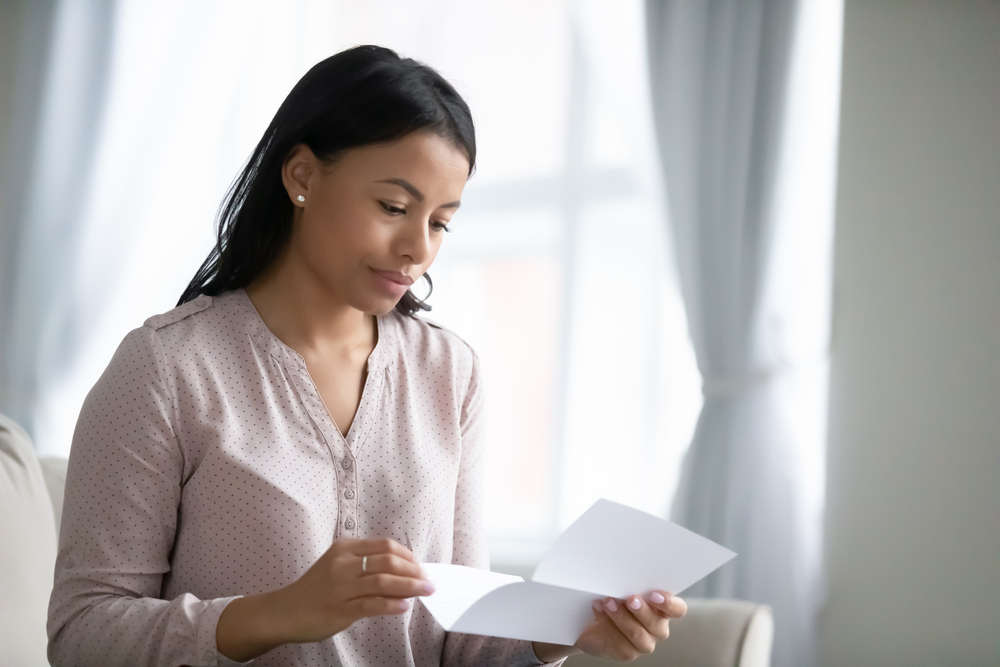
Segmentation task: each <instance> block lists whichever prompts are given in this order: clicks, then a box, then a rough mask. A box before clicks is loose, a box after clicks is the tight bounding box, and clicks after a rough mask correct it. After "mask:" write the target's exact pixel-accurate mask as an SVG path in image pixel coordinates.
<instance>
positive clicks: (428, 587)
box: [424, 581, 435, 595]
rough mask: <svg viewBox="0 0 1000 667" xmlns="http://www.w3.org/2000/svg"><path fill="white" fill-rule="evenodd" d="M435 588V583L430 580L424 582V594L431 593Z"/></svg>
mask: <svg viewBox="0 0 1000 667" xmlns="http://www.w3.org/2000/svg"><path fill="white" fill-rule="evenodd" d="M434 590H435V589H434V584H432V583H431V582H429V581H425V582H424V595H430V594H431V593H433V592H434Z"/></svg>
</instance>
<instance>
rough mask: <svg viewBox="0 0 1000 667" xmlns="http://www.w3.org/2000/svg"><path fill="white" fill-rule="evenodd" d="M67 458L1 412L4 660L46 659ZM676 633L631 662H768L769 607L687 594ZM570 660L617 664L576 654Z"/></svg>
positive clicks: (681, 666)
mask: <svg viewBox="0 0 1000 667" xmlns="http://www.w3.org/2000/svg"><path fill="white" fill-rule="evenodd" d="M65 481H66V460H65V459H60V458H45V457H43V458H38V457H37V456H36V455H35V450H34V447H33V446H32V444H31V440H30V439H29V438H28V434H27V433H25V431H24V429H22V428H21V427H20V426H18V425H17V424H16V423H15V422H14V421H13V420H11V419H10V418H8V417H6V416H4V415H2V414H0V536H2V537H0V666H2V667H44V666H45V665H48V662H47V660H46V657H45V646H46V636H45V618H46V611H47V608H48V602H49V592H50V591H51V589H52V572H53V568H54V565H55V559H56V536H57V535H58V530H59V519H60V515H61V512H62V500H63V487H64V485H65ZM688 605H689V611H688V614H687V616H685V617H684V618H683V619H680V620H678V621H672V622H671V636H670V639H668V640H667V641H666V642H664V643H663V644H661V645H660V647H659V648H657V650H656V651H655V652H654V653H653V654H652V655H649V656H646V657H644V658H640V659H639V660H636V661H635V662H632V663H630V664H632V665H637V666H645V667H651V666H653V665H663V666H664V667H666V666H668V665H669V666H670V667H768V665H769V664H770V657H771V641H772V637H773V634H774V622H773V620H772V617H771V612H770V609H769V608H768V607H766V606H763V605H758V604H753V603H750V602H745V601H742V600H698V599H692V600H688ZM566 664H567V667H593V666H596V665H609V664H613V663H610V662H607V661H603V660H597V659H594V658H591V657H589V656H574V657H573V658H570V659H569V660H568V661H567V663H566Z"/></svg>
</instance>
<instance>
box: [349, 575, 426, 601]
mask: <svg viewBox="0 0 1000 667" xmlns="http://www.w3.org/2000/svg"><path fill="white" fill-rule="evenodd" d="M343 591H344V598H343V599H344V600H353V599H356V598H364V597H384V598H397V599H398V598H415V597H420V596H423V595H430V594H431V593H433V592H434V584H432V583H431V582H429V581H427V580H426V579H417V578H414V577H401V576H398V575H395V574H373V575H371V576H368V577H360V578H358V579H354V580H352V581H350V582H349V583H347V584H345V585H344V588H343Z"/></svg>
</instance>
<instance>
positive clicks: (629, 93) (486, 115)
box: [0, 0, 701, 566]
mask: <svg viewBox="0 0 1000 667" xmlns="http://www.w3.org/2000/svg"><path fill="white" fill-rule="evenodd" d="M57 7H58V10H57V13H62V14H65V13H67V12H72V11H82V10H81V9H80V8H81V7H84V8H89V9H90V10H93V11H95V12H96V11H97V10H98V9H100V10H101V11H103V12H104V14H103V15H102V16H103V18H102V19H101V20H100V21H98V24H97V25H95V24H94V21H92V20H87V21H81V20H72V21H69V24H68V25H69V26H70V27H72V28H73V29H74V30H76V31H77V32H78V33H79V34H80V35H81V37H80V38H79V39H77V40H76V41H75V42H74V41H72V40H70V41H66V40H59V41H60V43H61V44H62V45H63V46H58V45H57V46H56V47H55V48H54V50H53V51H52V54H53V55H52V56H51V57H52V61H51V62H52V63H53V64H52V65H50V66H49V69H48V75H47V77H45V76H43V78H45V79H46V80H47V81H48V82H49V83H48V84H47V86H48V87H49V88H53V89H55V90H56V93H53V94H54V95H56V94H61V93H59V91H61V90H62V87H63V86H65V85H66V84H65V83H64V82H63V83H60V81H61V79H60V78H59V75H58V73H57V69H58V67H57V65H56V64H55V63H57V62H62V61H63V59H62V57H61V56H60V57H57V55H56V54H58V53H61V52H62V51H60V49H62V50H65V49H67V48H69V45H70V44H88V45H95V44H97V45H100V46H101V47H102V49H104V50H103V51H100V53H102V54H103V55H101V57H100V58H97V57H96V56H93V57H90V60H86V62H89V63H92V64H93V67H92V69H91V70H88V72H90V74H88V76H89V77H90V78H74V79H73V80H74V81H76V82H77V83H79V84H80V86H78V88H85V89H86V90H88V91H89V95H90V97H88V98H87V100H88V104H90V105H91V106H87V107H86V109H91V110H92V111H88V112H87V113H88V114H89V115H87V116H86V118H87V122H86V123H82V122H79V121H78V120H77V119H76V116H75V115H74V114H76V113H77V111H75V110H82V109H84V107H81V106H80V105H75V104H65V103H59V102H58V101H52V102H47V104H49V105H50V108H51V113H52V114H53V117H54V118H56V119H57V120H58V121H59V122H72V123H76V125H74V126H73V127H75V128H78V129H79V130H80V132H81V135H80V136H81V137H84V138H86V143H85V147H86V149H87V150H86V151H85V152H81V153H80V154H79V156H78V157H74V158H73V160H74V161H73V163H72V167H71V168H67V173H69V174H70V175H72V176H73V177H74V178H76V179H77V182H78V186H74V188H75V189H74V188H61V189H60V190H59V197H60V199H59V202H61V203H60V206H63V205H65V208H64V209H60V210H62V211H63V212H64V214H61V217H60V218H59V221H60V225H62V226H61V227H60V230H61V232H58V233H49V232H45V233H46V234H48V236H46V237H45V239H44V242H43V241H32V240H30V239H28V240H25V239H22V240H21V242H20V243H19V245H18V250H17V251H16V253H14V255H15V256H16V258H17V263H16V264H11V263H10V262H9V260H8V259H7V258H5V259H4V260H3V262H4V266H3V267H2V268H3V270H4V272H5V274H6V273H10V272H13V273H14V274H15V276H16V277H15V279H14V281H13V283H12V284H13V285H14V286H15V288H16V289H15V291H16V292H17V293H18V294H19V295H20V296H17V297H16V299H15V301H14V302H5V303H4V304H3V306H2V307H3V311H2V312H3V318H4V326H8V325H10V326H12V327H14V328H15V329H17V330H18V331H20V333H19V334H18V336H17V337H16V338H15V337H11V338H7V337H6V335H5V338H4V340H3V352H2V355H3V362H4V363H5V364H8V365H9V367H10V368H14V369H16V372H15V373H13V374H10V373H6V374H5V376H4V393H3V394H2V395H0V411H5V412H6V411H10V412H12V413H13V416H15V417H16V418H18V420H19V421H21V422H22V423H24V424H25V425H26V426H27V427H28V428H29V430H31V431H32V435H33V437H34V438H35V442H36V443H37V446H38V447H39V449H40V450H41V451H42V452H43V453H52V454H65V453H66V452H67V451H68V447H69V443H70V440H71V436H72V431H73V427H74V425H75V421H76V416H77V414H78V412H79V408H80V404H81V403H82V401H83V398H84V396H85V395H86V392H87V391H88V390H89V388H90V387H91V386H92V385H93V383H94V382H95V380H96V379H97V377H98V376H99V375H100V373H101V372H102V371H103V369H104V367H105V366H106V364H107V362H108V360H109V359H110V357H111V355H112V354H113V352H114V350H115V348H116V346H117V345H118V343H119V342H120V341H121V339H122V338H123V337H124V335H125V334H126V333H127V332H128V331H129V330H130V329H132V328H133V327H136V326H139V325H141V323H142V321H143V320H144V319H145V318H146V317H148V316H149V315H151V314H154V313H158V312H163V311H166V310H169V309H170V308H172V307H173V305H174V303H175V302H176V300H177V298H178V296H179V295H180V293H181V291H182V290H183V288H184V287H185V286H186V284H187V281H188V280H189V279H190V277H191V276H192V275H193V274H194V271H195V270H196V269H197V267H198V266H199V264H200V263H201V261H202V260H203V259H204V257H205V255H206V253H207V252H208V249H209V248H210V246H211V244H212V240H213V233H212V221H213V218H214V215H215V211H216V208H217V206H218V204H219V202H220V201H221V199H222V196H223V194H224V192H225V189H226V187H227V186H228V184H229V182H230V180H231V179H232V178H233V177H234V176H235V175H236V174H237V172H238V171H239V169H240V166H241V164H242V162H243V160H244V159H245V158H246V156H247V155H249V153H250V151H251V150H252V148H253V146H254V145H255V143H256V142H257V140H258V139H259V137H260V135H261V133H262V132H263V130H264V128H265V127H266V126H267V123H268V122H269V121H270V118H271V116H272V115H273V113H274V111H275V110H276V109H277V107H278V105H279V104H280V102H281V100H282V99H283V98H284V96H285V94H286V93H287V92H288V90H290V89H291V87H292V85H294V83H295V82H296V81H297V80H298V78H299V77H300V76H301V75H302V74H303V73H304V72H305V71H306V70H307V69H308V68H309V67H310V66H311V65H313V64H314V63H316V62H317V61H319V60H321V59H322V58H324V57H326V56H328V55H330V54H332V53H334V52H336V51H339V50H341V49H343V48H346V47H348V46H351V45H354V44H360V43H376V44H383V45H385V46H388V47H390V48H394V49H396V50H397V51H399V52H400V53H402V54H403V55H407V56H411V57H415V58H418V59H420V60H423V61H425V62H427V63H428V64H430V65H432V66H434V67H436V68H438V69H439V70H440V71H441V72H442V74H443V75H444V76H445V77H446V78H448V79H449V80H451V81H452V82H454V83H455V84H456V86H457V87H458V89H459V90H460V92H462V94H463V95H464V96H466V98H467V99H468V101H469V103H470V105H471V106H472V110H473V114H474V117H475V119H476V122H477V134H478V138H479V150H480V153H479V156H480V157H479V165H478V170H477V173H476V175H475V176H474V177H473V179H472V180H471V181H470V183H469V185H468V187H467V189H466V193H465V195H464V196H463V206H462V211H461V212H460V214H459V215H457V216H456V218H455V224H454V225H453V227H454V230H455V231H454V233H453V234H450V235H449V236H448V238H447V239H445V243H444V249H443V250H442V252H441V254H440V256H439V258H438V261H437V262H436V263H435V266H434V267H432V270H431V274H432V275H433V277H434V279H435V287H436V292H435V294H434V295H433V297H432V298H431V300H430V301H431V303H432V304H433V305H434V311H433V312H432V313H431V314H430V317H431V318H432V319H435V320H438V321H440V322H442V323H443V324H445V325H447V326H449V327H451V328H453V329H454V330H455V331H456V332H458V333H459V334H460V335H462V336H463V337H464V338H466V340H468V341H469V342H470V343H471V344H472V345H473V346H474V347H475V348H476V349H477V350H478V351H479V352H480V355H481V357H482V359H483V362H484V367H485V375H486V391H487V395H488V405H489V406H490V408H489V414H488V427H487V433H488V435H487V438H488V454H487V455H488V457H489V459H490V466H489V469H490V475H491V476H490V479H489V481H488V487H489V488H488V493H489V502H488V510H489V526H490V535H491V540H492V548H493V553H494V560H495V561H497V562H502V563H505V564H507V565H521V566H531V565H532V564H533V562H534V561H535V560H536V559H537V557H538V556H539V555H540V554H541V553H542V552H543V551H544V550H545V549H546V548H547V546H548V544H549V542H550V540H551V538H552V537H554V535H555V534H557V532H558V531H559V530H560V529H561V528H563V527H565V526H566V525H567V524H568V523H569V522H571V521H572V520H573V519H574V518H576V516H578V515H579V514H580V513H582V511H583V510H584V509H586V507H587V506H589V504H590V503H592V502H593V501H594V500H596V499H597V498H599V497H601V496H605V497H609V498H612V499H615V500H618V501H620V502H625V503H628V504H630V505H633V506H636V507H640V508H643V509H646V510H648V511H650V512H653V513H656V514H663V512H664V510H665V508H666V507H667V505H668V504H669V502H670V498H671V496H672V494H673V487H674V485H675V483H676V477H677V470H678V462H679V459H680V456H681V455H682V454H683V451H684V447H685V446H686V444H687V442H688V439H689V438H690V434H691V432H692V430H693V428H694V420H695V418H696V415H697V411H698V409H699V407H700V404H701V399H700V396H699V395H698V391H697V387H698V384H699V382H700V379H699V376H698V372H697V368H696V366H695V363H694V357H693V352H692V350H691V347H690V343H689V341H688V339H687V334H686V324H685V314H684V308H683V303H682V301H681V298H680V294H679V291H678V289H677V285H676V281H675V279H674V277H673V276H674V274H673V271H672V266H673V265H672V261H673V260H672V257H671V253H670V246H669V243H668V234H667V231H666V227H665V225H664V224H663V205H662V201H661V199H662V178H661V176H660V174H659V167H658V160H657V156H656V149H655V141H654V139H653V129H652V127H653V123H652V115H651V110H650V100H649V93H648V76H647V70H646V66H647V59H646V50H645V40H644V37H645V33H644V14H643V5H642V3H641V0H627V1H623V2H616V3H607V2H590V1H581V2H571V1H569V0H554V1H552V2H546V3H538V2H535V1H534V0H530V1H529V0H506V1H500V0H492V1H486V2H476V3H469V2H465V1H464V0H424V1H421V2H399V1H390V0H382V1H378V2H366V3H357V2H350V1H347V0H344V1H341V2H330V1H327V0H322V1H320V0H296V1H290V2H280V3H278V2H249V1H242V0H241V1H239V2H237V1H225V0H216V1H213V2H205V1H204V0H197V1H193V0H182V1H179V2H170V3H147V2H140V1H124V0H123V1H120V2H117V3H111V2H106V3H103V4H100V3H92V4H89V5H88V4H85V3H84V4H81V3H72V2H64V3H60V4H58V5H57ZM74 8H75V9H74ZM95 16H96V14H95ZM81 40H82V41H81ZM66 62H67V64H66V66H69V65H72V64H73V62H72V58H70V59H69V60H68V61H66ZM82 62H83V61H81V62H77V63H75V65H74V66H76V67H82ZM86 81H91V82H98V83H95V84H94V85H89V84H88V85H84V83H85V82H86ZM53 99H56V98H53ZM46 117H47V116H46ZM37 132H38V137H39V142H41V143H44V142H46V141H49V142H51V137H52V136H55V135H53V130H52V129H51V128H49V126H48V125H45V124H42V125H41V126H40V127H39V128H38V130H37ZM40 145H41V144H40ZM74 155H76V154H74ZM57 157H64V156H58V155H57ZM43 172H44V170H43ZM43 176H44V173H43ZM43 176H39V177H38V178H37V179H36V182H38V183H41V184H42V186H44V184H45V183H44V178H43ZM46 194H47V191H46V190H45V188H44V187H42V188H41V189H40V190H39V191H38V194H37V196H38V197H40V198H41V200H40V202H36V203H38V204H39V205H44V206H50V205H52V204H53V203H54V200H53V201H46V200H45V199H46ZM12 220H13V221H14V222H15V223H16V224H17V225H19V226H20V229H22V230H24V232H25V234H27V235H28V236H32V235H37V234H39V233H41V232H40V231H39V230H35V229H34V227H33V225H34V224H35V223H34V222H33V220H35V218H34V217H31V216H30V215H27V216H25V215H22V216H15V217H13V218H12ZM29 257H30V258H32V259H26V258H29ZM53 260H55V261H56V263H57V267H55V268H56V269H58V270H54V269H53V266H52V264H53ZM43 286H44V288H45V290H47V291H46V292H44V293H36V292H37V290H40V289H42V287H43ZM12 303H13V305H12ZM41 311H44V312H45V313H46V314H45V321H46V322H48V324H45V325H44V326H43V324H42V318H41V317H40V316H39V317H36V316H35V313H36V312H41ZM46 332H48V333H46ZM22 398H23V399H24V400H23V402H21V403H19V401H21V399H22ZM13 408H16V409H13Z"/></svg>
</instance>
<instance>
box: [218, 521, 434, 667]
mask: <svg viewBox="0 0 1000 667" xmlns="http://www.w3.org/2000/svg"><path fill="white" fill-rule="evenodd" d="M432 592H434V588H433V586H431V585H430V582H429V581H427V580H426V577H425V576H424V572H423V570H421V569H420V565H418V564H417V561H416V558H414V556H413V554H412V553H411V552H410V550H409V549H407V548H406V547H404V546H402V545H400V544H399V543H398V542H394V541H393V540H389V539H382V540H342V541H339V542H336V543H334V545H333V546H332V547H330V549H329V550H327V552H326V553H325V554H323V555H322V556H321V557H320V558H319V560H317V561H316V562H315V563H314V564H313V565H312V567H310V568H309V569H308V570H307V571H306V573H305V574H303V575H302V576H301V577H300V578H299V579H298V580H297V581H295V582H294V583H292V584H290V585H288V586H286V587H284V588H282V589H279V590H277V591H273V592H270V593H264V594H262V595H251V596H247V597H244V598H239V599H236V600H233V601H232V602H231V603H230V604H229V606H227V607H226V609H225V611H224V612H223V613H222V617H221V618H220V619H219V624H218V627H217V629H216V640H217V643H218V648H219V652H220V653H222V654H223V655H225V656H227V657H228V658H230V659H232V660H236V661H246V660H250V659H252V658H256V657H257V656H260V655H263V654H265V653H267V652H268V651H270V650H271V649H273V648H276V647H278V646H281V645H282V644H303V643H307V642H318V641H322V640H324V639H326V638H327V637H331V636H333V635H334V634H336V633H338V632H340V631H341V630H345V629H347V628H348V627H350V626H351V625H352V624H353V623H354V622H355V621H357V620H359V619H361V618H365V617H367V616H378V615H381V614H402V613H403V612H405V611H406V610H408V609H409V608H410V602H409V601H408V600H407V598H411V597H416V596H418V595H427V594H430V593H432Z"/></svg>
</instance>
